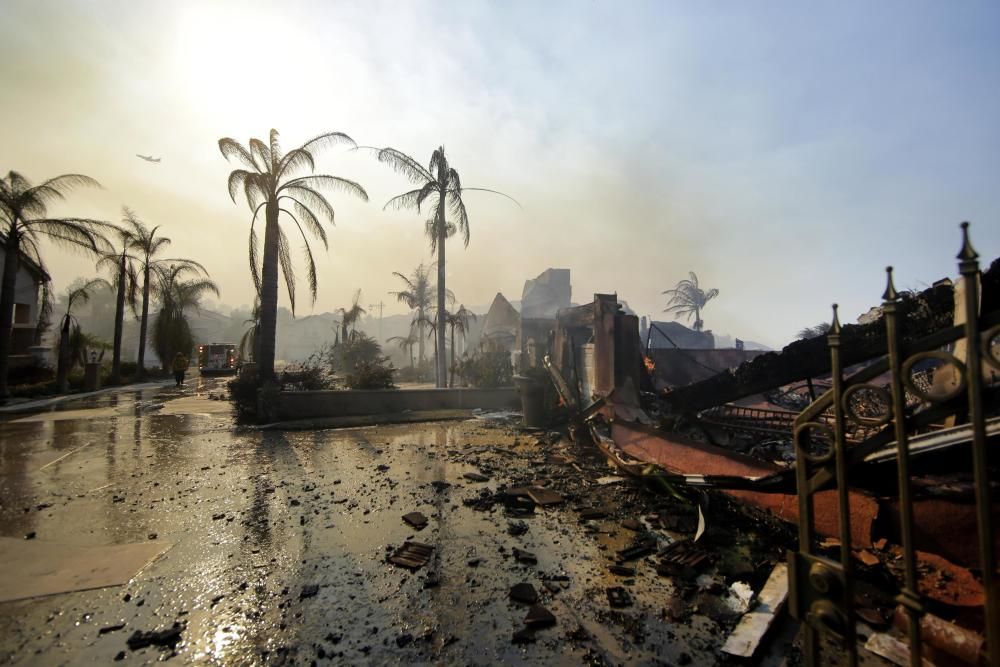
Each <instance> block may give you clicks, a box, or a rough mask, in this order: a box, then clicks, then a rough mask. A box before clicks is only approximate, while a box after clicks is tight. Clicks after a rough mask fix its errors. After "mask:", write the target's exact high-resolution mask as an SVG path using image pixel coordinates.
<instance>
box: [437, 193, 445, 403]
mask: <svg viewBox="0 0 1000 667" xmlns="http://www.w3.org/2000/svg"><path fill="white" fill-rule="evenodd" d="M444 204H445V203H444V195H442V201H440V202H438V211H437V218H438V219H437V235H438V238H437V244H438V247H437V256H438V280H437V290H438V295H437V296H438V298H437V382H436V383H435V386H437V387H438V388H441V387H444V386H446V381H447V379H448V370H447V369H446V368H445V364H446V363H447V360H446V358H445V355H444V295H445V284H444V242H445V238H446V236H447V231H446V227H445V220H444Z"/></svg>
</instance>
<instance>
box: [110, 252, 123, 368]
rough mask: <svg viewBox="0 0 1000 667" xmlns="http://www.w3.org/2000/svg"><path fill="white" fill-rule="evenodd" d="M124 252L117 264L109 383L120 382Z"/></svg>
mask: <svg viewBox="0 0 1000 667" xmlns="http://www.w3.org/2000/svg"><path fill="white" fill-rule="evenodd" d="M125 280H126V274H125V253H124V252H123V253H122V259H121V263H120V264H119V265H118V299H117V301H116V302H115V349H114V355H113V357H112V359H111V384H121V382H122V331H123V330H124V328H125Z"/></svg>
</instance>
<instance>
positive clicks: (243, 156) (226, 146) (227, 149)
mask: <svg viewBox="0 0 1000 667" xmlns="http://www.w3.org/2000/svg"><path fill="white" fill-rule="evenodd" d="M219 151H220V152H221V153H222V157H224V158H226V160H227V161H229V160H231V159H232V158H236V159H237V160H238V161H239V162H240V163H241V164H242V165H243V166H244V167H246V168H247V169H253V170H254V171H259V169H258V168H257V165H256V164H255V163H254V161H253V156H252V155H250V151H248V150H247V148H246V147H245V146H244V145H243V144H241V143H240V142H238V141H236V140H235V139H230V138H229V137H223V138H222V139H219Z"/></svg>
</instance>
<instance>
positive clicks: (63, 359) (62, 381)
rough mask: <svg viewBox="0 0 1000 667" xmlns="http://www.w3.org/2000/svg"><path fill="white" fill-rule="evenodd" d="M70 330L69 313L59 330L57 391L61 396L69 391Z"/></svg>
mask: <svg viewBox="0 0 1000 667" xmlns="http://www.w3.org/2000/svg"><path fill="white" fill-rule="evenodd" d="M69 329H70V319H69V313H66V317H65V318H64V319H63V325H62V327H60V330H59V356H58V358H57V360H56V391H57V392H58V393H60V394H65V393H66V392H67V391H68V390H69V362H70V359H69Z"/></svg>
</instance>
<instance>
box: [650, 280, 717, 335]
mask: <svg viewBox="0 0 1000 667" xmlns="http://www.w3.org/2000/svg"><path fill="white" fill-rule="evenodd" d="M688 275H689V276H690V278H688V279H685V280H682V281H680V282H679V283H677V285H675V286H674V288H673V289H668V290H665V291H664V292H663V293H664V294H668V295H670V300H669V301H668V302H667V307H666V308H665V309H664V310H663V312H665V313H674V317H675V318H680V317H681V316H682V315H687V318H688V319H689V320H690V319H691V316H692V315H694V326H693V327H692V328H693V329H694V330H695V331H701V330H702V329H703V328H704V327H705V322H704V321H703V320H702V319H701V311H702V310H703V309H704V308H705V304H707V303H708V302H709V301H711V300H712V299H714V298H715V297H717V296H719V290H717V289H715V288H712V289H710V290H708V291H707V292H706V291H705V290H703V289H701V288H700V287H698V276H697V275H696V274H695V272H694V271H689V272H688Z"/></svg>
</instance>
